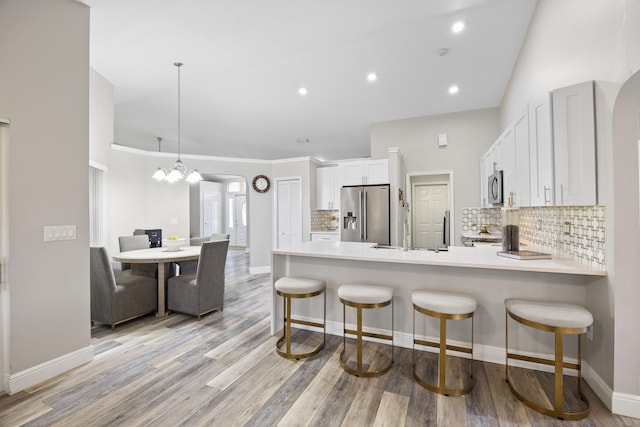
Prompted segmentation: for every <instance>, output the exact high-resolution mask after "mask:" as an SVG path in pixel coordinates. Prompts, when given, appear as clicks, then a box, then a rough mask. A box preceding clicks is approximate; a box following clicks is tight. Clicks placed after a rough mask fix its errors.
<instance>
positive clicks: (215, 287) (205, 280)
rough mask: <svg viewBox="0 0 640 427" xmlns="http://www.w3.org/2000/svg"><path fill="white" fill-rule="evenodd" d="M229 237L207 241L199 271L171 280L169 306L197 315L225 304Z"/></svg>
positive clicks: (181, 311)
mask: <svg viewBox="0 0 640 427" xmlns="http://www.w3.org/2000/svg"><path fill="white" fill-rule="evenodd" d="M228 249H229V241H228V240H218V241H215V242H205V243H203V244H202V247H201V249H200V261H199V262H198V268H197V270H196V272H195V273H185V274H180V275H179V276H175V277H172V278H170V279H169V285H168V295H167V308H168V309H169V310H172V311H177V312H180V313H185V314H191V315H193V316H197V317H198V320H200V317H201V316H202V315H204V314H207V313H210V312H212V311H216V310H222V309H223V307H224V266H225V263H226V261H227V250H228Z"/></svg>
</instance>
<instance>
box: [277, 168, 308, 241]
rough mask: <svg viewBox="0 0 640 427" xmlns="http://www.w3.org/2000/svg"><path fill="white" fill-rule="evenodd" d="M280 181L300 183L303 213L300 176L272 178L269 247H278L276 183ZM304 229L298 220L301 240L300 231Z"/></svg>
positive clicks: (301, 222)
mask: <svg viewBox="0 0 640 427" xmlns="http://www.w3.org/2000/svg"><path fill="white" fill-rule="evenodd" d="M281 181H298V182H299V183H300V214H301V215H302V214H303V209H302V208H303V204H302V176H281V177H278V178H275V179H274V184H273V203H272V205H273V215H272V218H273V225H272V227H271V229H272V230H273V231H272V235H271V239H272V240H271V247H272V248H273V249H278V231H279V230H278V183H279V182H281ZM303 219H304V218H303ZM303 230H304V226H303V221H300V236H301V238H302V241H304V235H303V234H302V231H303Z"/></svg>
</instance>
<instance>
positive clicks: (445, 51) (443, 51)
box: [436, 47, 450, 56]
mask: <svg viewBox="0 0 640 427" xmlns="http://www.w3.org/2000/svg"><path fill="white" fill-rule="evenodd" d="M449 52H450V49H449V48H448V47H443V48H441V49H438V51H437V52H436V54H437V55H438V56H447V55H448V54H449Z"/></svg>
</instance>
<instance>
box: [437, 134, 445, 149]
mask: <svg viewBox="0 0 640 427" xmlns="http://www.w3.org/2000/svg"><path fill="white" fill-rule="evenodd" d="M446 146H447V134H446V133H441V134H439V135H438V147H446Z"/></svg>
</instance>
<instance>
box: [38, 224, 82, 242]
mask: <svg viewBox="0 0 640 427" xmlns="http://www.w3.org/2000/svg"><path fill="white" fill-rule="evenodd" d="M75 239H76V226H75V225H45V226H44V241H45V242H55V241H57V240H75Z"/></svg>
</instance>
